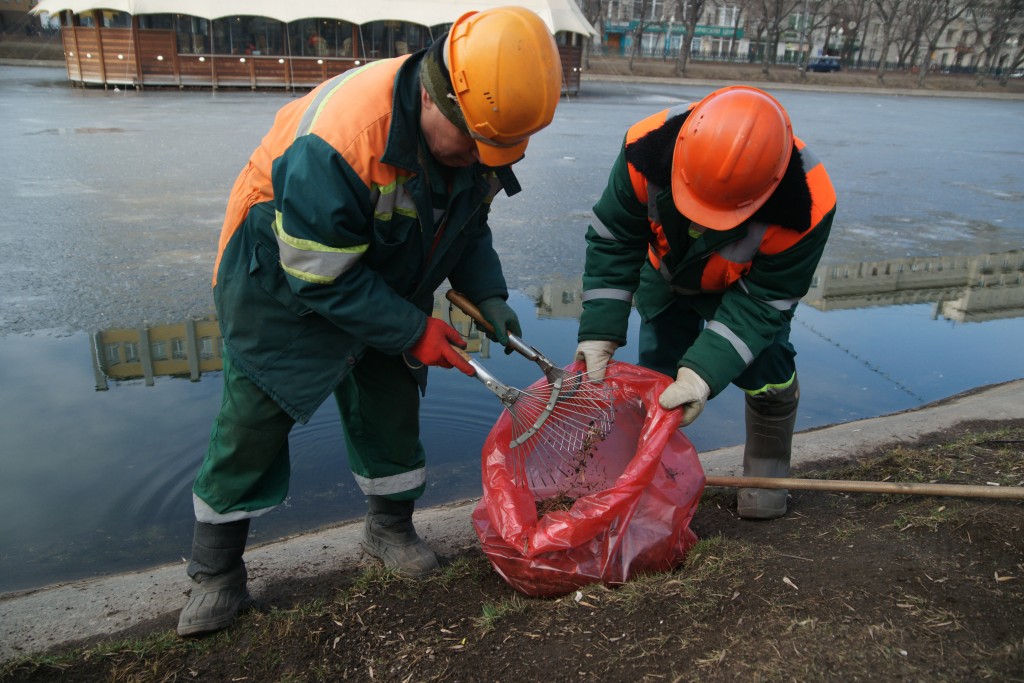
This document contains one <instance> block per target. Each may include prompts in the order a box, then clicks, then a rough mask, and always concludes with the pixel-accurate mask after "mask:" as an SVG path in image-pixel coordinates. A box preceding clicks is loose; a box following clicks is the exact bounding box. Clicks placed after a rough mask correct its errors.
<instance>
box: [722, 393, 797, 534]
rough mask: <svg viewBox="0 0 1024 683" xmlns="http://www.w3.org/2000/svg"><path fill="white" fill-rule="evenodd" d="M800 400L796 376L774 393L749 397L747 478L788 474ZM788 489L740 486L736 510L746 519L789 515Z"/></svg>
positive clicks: (745, 454) (744, 451)
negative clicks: (782, 389) (772, 394)
mask: <svg viewBox="0 0 1024 683" xmlns="http://www.w3.org/2000/svg"><path fill="white" fill-rule="evenodd" d="M799 403H800V386H799V383H798V382H797V380H796V378H795V377H794V378H793V384H791V385H790V386H789V387H788V388H787V389H785V390H784V391H782V392H780V393H778V394H775V395H774V396H759V397H757V398H753V397H751V396H747V399H746V423H747V440H746V444H745V445H744V449H743V476H744V477H788V476H789V461H790V457H791V456H792V453H793V427H794V426H795V425H796V409H797V405H798V404H799ZM788 496H789V491H787V490H785V489H739V490H738V491H737V492H736V511H737V513H738V514H739V516H740V517H743V518H744V519H775V518H777V517H782V516H783V515H784V514H786V498H787V497H788Z"/></svg>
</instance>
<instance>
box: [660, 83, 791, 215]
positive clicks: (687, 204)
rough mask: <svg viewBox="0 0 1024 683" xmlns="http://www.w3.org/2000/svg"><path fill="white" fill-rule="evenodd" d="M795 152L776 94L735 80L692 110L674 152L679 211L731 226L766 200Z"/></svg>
mask: <svg viewBox="0 0 1024 683" xmlns="http://www.w3.org/2000/svg"><path fill="white" fill-rule="evenodd" d="M792 153H793V125H792V123H790V120H789V115H788V114H787V113H786V110H785V109H783V108H782V105H781V104H779V102H778V100H776V99H775V98H774V97H772V96H771V95H769V94H768V93H766V92H764V91H763V90H759V89H757V88H752V87H750V86H746V85H735V86H730V87H728V88H722V89H720V90H716V91H715V92H713V93H711V94H710V95H708V96H707V97H705V98H704V99H703V100H701V101H700V102H698V103H697V105H696V106H695V107H694V108H693V109H692V110H690V113H689V115H688V116H687V117H686V121H685V122H684V123H683V127H682V128H681V129H680V131H679V135H678V137H676V145H675V150H674V151H673V154H672V199H673V200H674V201H675V205H676V208H677V209H679V211H680V213H682V214H683V215H685V216H686V217H687V218H689V219H691V220H693V221H694V222H696V223H698V224H700V225H703V226H705V227H708V228H710V229H712V230H730V229H732V228H735V227H736V226H737V225H739V224H740V223H742V222H743V221H745V220H747V219H748V218H750V217H751V216H752V215H753V214H754V212H755V211H757V210H758V209H759V208H761V206H762V205H763V204H764V203H765V202H766V201H768V197H770V196H771V194H772V192H774V191H775V188H776V187H778V185H779V183H780V182H781V181H782V176H783V175H784V174H785V172H786V167H787V166H788V165H789V158H790V156H791V155H792Z"/></svg>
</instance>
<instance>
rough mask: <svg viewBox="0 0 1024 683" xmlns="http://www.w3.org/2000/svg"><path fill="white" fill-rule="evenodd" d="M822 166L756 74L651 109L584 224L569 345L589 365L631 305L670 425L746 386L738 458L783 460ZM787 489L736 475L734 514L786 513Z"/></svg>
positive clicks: (821, 242) (829, 211)
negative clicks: (579, 287)
mask: <svg viewBox="0 0 1024 683" xmlns="http://www.w3.org/2000/svg"><path fill="white" fill-rule="evenodd" d="M835 209H836V196H835V191H834V189H833V188H832V183H831V181H830V180H829V177H828V174H827V173H826V172H825V168H824V166H822V164H821V162H820V161H819V160H818V159H817V157H815V156H814V154H813V153H812V152H811V150H810V149H809V148H808V147H806V146H805V145H804V143H803V142H802V141H801V140H800V139H799V138H796V137H795V136H794V135H793V130H792V125H791V124H790V120H789V115H788V114H787V113H786V110H785V109H783V107H782V105H780V104H779V103H778V102H777V101H776V100H775V99H774V98H773V97H772V96H771V95H769V94H768V93H766V92H763V91H761V90H758V89H756V88H751V87H747V86H734V87H728V88H722V89H721V90H717V91H715V92H713V93H711V94H710V95H708V96H707V97H705V98H704V99H702V100H701V101H700V102H698V103H696V104H695V105H689V106H681V107H677V108H673V109H668V110H665V111H661V112H659V113H657V114H654V115H653V116H650V117H648V118H646V119H644V120H643V121H640V122H639V123H637V124H634V125H633V126H632V127H631V128H630V129H629V131H628V132H627V133H626V138H625V141H624V143H623V146H622V150H621V151H620V153H619V156H618V158H617V159H616V161H615V164H614V165H613V167H612V171H611V177H610V178H609V181H608V185H607V187H606V188H605V190H604V193H603V194H602V196H601V199H600V200H599V201H598V203H597V204H596V205H595V206H594V217H595V220H594V222H593V223H592V224H591V226H590V228H589V229H588V231H587V238H586V239H587V257H586V266H585V271H584V275H583V314H582V317H581V320H580V328H579V346H578V348H577V351H576V358H577V359H580V360H584V361H585V362H586V365H587V370H588V371H589V372H590V373H591V375H592V376H596V377H597V378H602V379H603V378H604V376H605V371H606V366H607V364H608V361H609V360H610V359H611V358H612V355H613V354H614V353H615V351H616V349H618V348H619V347H620V346H622V345H623V344H625V343H626V330H627V322H628V317H629V312H630V307H631V304H632V302H633V301H634V299H635V302H636V307H637V310H638V311H639V313H640V318H641V321H642V323H641V327H640V334H639V341H640V348H639V364H640V365H642V366H644V367H647V368H651V369H654V370H658V371H660V372H663V373H665V374H667V375H669V376H670V377H675V378H676V379H675V382H674V383H673V384H671V385H669V387H668V388H667V389H665V391H664V393H662V395H661V397H660V401H659V402H660V403H661V405H662V407H664V408H666V409H674V408H679V407H681V408H682V410H683V419H682V424H683V426H685V425H688V424H690V423H692V422H693V421H694V420H695V419H697V417H698V416H699V415H700V413H701V411H702V410H703V409H704V405H705V403H706V401H707V400H708V399H710V398H712V397H714V396H716V395H717V394H718V393H719V392H721V391H722V390H723V389H725V387H726V386H727V385H728V384H729V383H732V384H735V385H736V386H738V387H739V388H740V389H742V390H743V391H744V392H745V393H746V432H747V433H746V445H745V450H744V454H743V474H744V475H745V476H757V477H784V476H787V475H788V474H789V462H790V452H791V446H792V437H793V427H794V424H795V423H796V410H797V403H798V401H799V398H800V389H799V385H798V382H797V373H796V365H795V362H794V357H795V356H796V351H795V350H794V348H793V346H792V344H791V343H790V340H789V332H790V321H791V320H792V318H793V313H794V311H795V310H796V305H797V302H798V301H799V300H800V298H801V297H802V296H803V295H804V294H806V293H807V290H808V288H809V287H810V284H811V278H812V276H813V274H814V270H815V268H816V267H817V265H818V260H819V259H820V257H821V254H822V251H823V250H824V247H825V241H826V240H827V239H828V234H829V230H830V229H831V226H832V218H833V216H834V214H835ZM786 498H787V491H785V490H768V489H749V488H747V489H739V491H738V492H737V508H738V512H739V515H740V516H741V517H745V518H754V519H770V518H775V517H780V516H782V515H784V514H785V513H786Z"/></svg>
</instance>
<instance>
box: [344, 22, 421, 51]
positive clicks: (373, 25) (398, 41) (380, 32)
mask: <svg viewBox="0 0 1024 683" xmlns="http://www.w3.org/2000/svg"><path fill="white" fill-rule="evenodd" d="M359 34H360V36H361V37H362V42H363V56H364V57H366V58H368V59H383V58H385V57H395V56H398V55H404V54H409V53H412V52H416V51H417V50H420V49H422V48H424V47H427V46H428V45H430V43H431V37H430V31H429V30H428V29H427V28H426V27H425V26H420V25H419V24H410V23H408V22H405V21H371V22H369V23H367V24H363V25H362V26H361V27H360V30H359Z"/></svg>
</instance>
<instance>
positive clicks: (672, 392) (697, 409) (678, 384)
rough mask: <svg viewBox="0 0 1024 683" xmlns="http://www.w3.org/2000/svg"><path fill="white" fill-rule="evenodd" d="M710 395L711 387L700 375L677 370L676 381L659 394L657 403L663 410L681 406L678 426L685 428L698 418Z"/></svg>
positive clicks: (687, 370)
mask: <svg viewBox="0 0 1024 683" xmlns="http://www.w3.org/2000/svg"><path fill="white" fill-rule="evenodd" d="M710 394H711V387H709V386H708V383H707V382H705V381H704V380H703V379H702V378H701V376H700V375H698V374H697V373H696V372H694V371H693V370H691V369H690V368H679V372H677V373H676V381H675V382H672V384H669V385H668V388H666V389H665V391H663V392H661V397H660V398H659V399H658V403H660V404H661V407H662V408H664V409H665V410H672V409H673V408H678V407H679V406H682V407H683V419H682V421H681V422H680V423H679V426H680V427H685V426H686V425H688V424H690V423H691V422H693V421H694V420H696V419H697V418H698V417H699V416H700V414H701V411H703V410H704V404H705V403H707V402H708V396H709V395H710Z"/></svg>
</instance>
